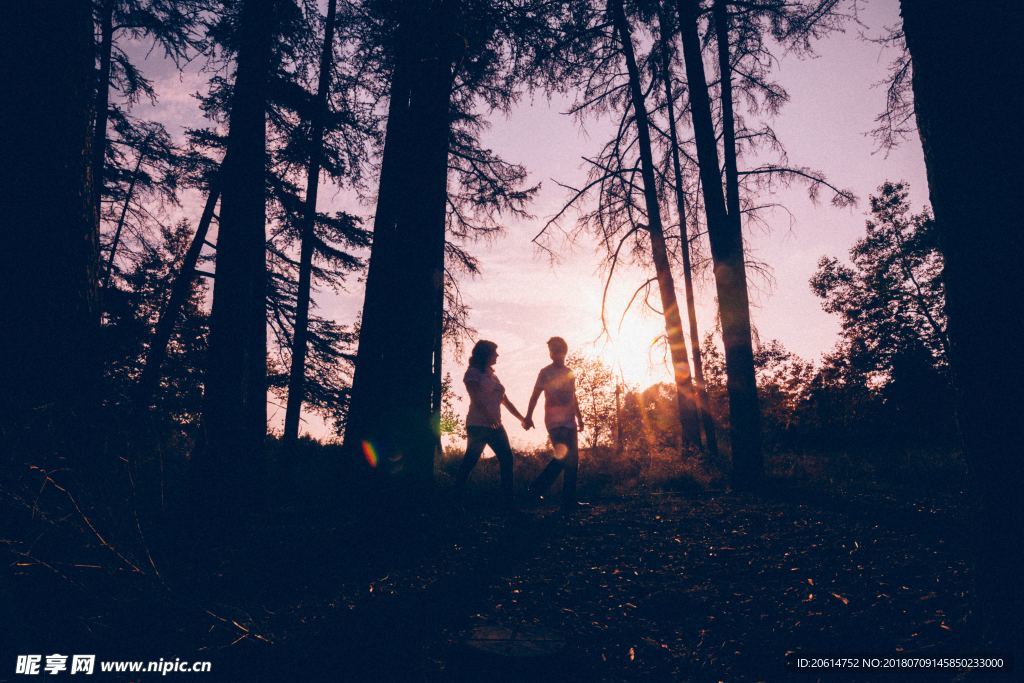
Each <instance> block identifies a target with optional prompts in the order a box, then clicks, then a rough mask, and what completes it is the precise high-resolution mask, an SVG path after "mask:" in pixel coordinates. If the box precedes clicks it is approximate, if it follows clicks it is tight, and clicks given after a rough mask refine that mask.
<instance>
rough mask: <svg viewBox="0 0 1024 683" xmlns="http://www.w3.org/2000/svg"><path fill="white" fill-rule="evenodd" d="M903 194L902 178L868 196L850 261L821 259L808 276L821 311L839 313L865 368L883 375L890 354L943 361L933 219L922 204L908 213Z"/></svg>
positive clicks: (846, 336) (940, 288)
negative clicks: (861, 233) (867, 215)
mask: <svg viewBox="0 0 1024 683" xmlns="http://www.w3.org/2000/svg"><path fill="white" fill-rule="evenodd" d="M907 194H908V188H907V186H906V185H905V184H903V183H889V182H887V183H884V184H883V185H881V186H880V187H879V188H878V194H877V195H873V196H871V197H870V198H869V201H870V204H871V219H870V220H868V221H867V225H866V232H867V236H866V237H864V238H863V239H861V240H858V241H857V243H856V244H854V246H853V247H852V248H851V249H850V259H851V265H849V266H847V265H844V264H842V263H841V262H840V261H839V260H838V259H836V258H831V257H823V258H822V259H821V260H820V261H818V270H817V272H816V273H815V274H814V276H813V277H812V278H811V290H812V291H813V292H814V293H815V295H817V296H818V297H820V298H821V299H822V308H823V309H824V310H825V312H827V313H834V314H837V315H839V316H840V320H841V323H842V331H843V337H844V339H845V341H846V343H847V345H848V346H850V347H852V348H855V349H857V350H858V353H859V354H860V355H861V357H862V358H863V361H862V366H863V367H864V369H865V372H868V373H872V374H874V375H876V376H877V375H882V378H883V380H884V379H885V377H884V376H885V375H886V374H887V373H888V371H889V369H890V368H891V367H892V365H893V362H894V359H895V358H896V357H897V356H899V355H901V354H903V353H912V352H914V350H916V349H917V348H922V349H925V350H926V352H927V353H928V354H929V355H930V356H931V358H932V363H931V364H932V365H933V366H935V367H937V368H941V367H944V366H945V365H946V364H947V362H948V354H947V348H948V342H947V339H946V298H945V292H944V288H943V283H942V265H943V262H942V256H941V255H940V254H939V251H938V242H937V239H936V238H937V233H936V224H935V221H934V220H933V219H932V217H931V214H930V212H929V211H928V210H927V209H925V210H924V211H922V212H921V213H919V214H914V215H912V214H911V213H910V205H909V201H908V199H907Z"/></svg>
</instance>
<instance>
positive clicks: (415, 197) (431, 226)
mask: <svg viewBox="0 0 1024 683" xmlns="http://www.w3.org/2000/svg"><path fill="white" fill-rule="evenodd" d="M403 10H404V13H405V15H404V17H403V18H402V19H401V20H400V26H399V29H398V40H397V55H396V59H395V67H394V73H393V76H392V84H391V103H390V106H389V111H388V130H387V138H386V142H385V146H384V156H383V159H382V168H381V180H380V191H379V194H378V198H377V215H376V217H375V219H374V233H373V246H372V249H371V253H370V266H369V271H368V273H367V281H366V295H365V302H364V306H363V317H362V321H361V327H360V335H359V350H358V353H357V357H356V368H355V374H354V377H353V384H352V400H351V407H350V410H349V414H348V422H347V424H346V429H345V444H346V448H347V449H349V451H350V452H359V451H362V450H363V449H364V448H372V449H373V451H374V452H376V453H377V454H378V460H377V461H376V463H375V464H376V466H377V468H378V471H379V472H380V473H381V474H383V475H385V476H386V477H397V478H400V479H408V480H413V481H421V482H429V481H430V480H431V478H432V476H433V469H434V453H435V446H436V437H435V435H434V430H433V425H432V421H433V420H432V405H431V403H432V394H433V393H434V389H433V387H434V380H433V377H434V373H435V371H436V369H439V363H437V364H436V365H435V348H436V335H438V334H440V333H441V331H440V330H439V329H438V321H439V320H440V317H439V316H438V315H437V312H438V307H439V306H442V305H443V293H444V290H443V287H444V245H445V210H446V201H447V177H448V147H449V135H450V125H451V120H450V117H451V115H450V111H449V109H450V100H451V92H452V84H453V81H452V55H451V54H450V51H449V49H448V41H447V39H446V37H447V36H449V35H450V32H451V26H452V25H453V23H454V18H453V17H450V16H449V15H450V14H452V11H451V10H452V7H451V4H450V3H446V2H442V3H437V4H435V3H429V2H419V3H415V4H410V5H405V6H403ZM438 360H439V359H438Z"/></svg>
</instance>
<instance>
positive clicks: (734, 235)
mask: <svg viewBox="0 0 1024 683" xmlns="http://www.w3.org/2000/svg"><path fill="white" fill-rule="evenodd" d="M676 4H677V8H678V11H679V29H680V35H681V37H682V42H683V61H684V62H685V64H686V79H687V82H688V83H689V92H690V115H691V117H692V118H693V130H694V135H695V138H696V142H697V159H698V163H699V165H700V174H701V187H702V190H703V193H704V210H705V212H706V214H707V222H708V239H709V241H710V243H711V258H712V260H713V262H714V272H715V286H716V289H717V291H718V307H719V313H720V315H721V319H722V341H723V343H724V345H725V366H726V375H727V378H726V389H727V391H728V393H729V416H730V429H729V436H730V441H731V442H732V444H731V445H732V462H733V472H732V479H733V484H734V485H735V486H737V487H738V488H751V487H753V486H756V485H757V484H758V483H759V482H760V480H761V479H762V477H763V475H764V461H763V456H762V453H761V414H760V408H759V406H758V398H757V381H756V379H755V376H754V347H753V340H752V334H751V326H750V301H749V299H748V296H747V276H746V271H745V267H744V262H743V234H742V232H741V229H740V221H739V215H738V214H737V215H736V216H735V217H733V216H730V215H729V213H728V209H727V206H726V197H725V195H724V193H723V191H722V176H721V171H720V166H719V165H718V145H717V139H716V136H715V128H714V124H713V123H712V119H711V102H710V99H709V96H708V86H707V78H706V76H705V74H704V62H703V60H702V57H701V49H700V42H699V38H698V36H697V12H696V10H697V3H696V0H677V3H676ZM728 73H729V72H728V71H726V72H725V73H724V74H723V81H724V80H727V79H728ZM734 152H735V146H734V147H733V151H732V152H729V153H734Z"/></svg>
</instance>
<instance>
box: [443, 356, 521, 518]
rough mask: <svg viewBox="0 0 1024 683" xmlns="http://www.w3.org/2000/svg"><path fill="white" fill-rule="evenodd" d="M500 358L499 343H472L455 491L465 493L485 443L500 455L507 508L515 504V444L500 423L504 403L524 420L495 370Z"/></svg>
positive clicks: (465, 379)
mask: <svg viewBox="0 0 1024 683" xmlns="http://www.w3.org/2000/svg"><path fill="white" fill-rule="evenodd" d="M497 361H498V345H497V344H495V343H494V342H492V341H487V340H484V339H481V340H480V341H478V342H477V343H476V345H475V346H474V347H473V352H472V353H471V354H470V358H469V369H468V370H466V375H465V376H464V377H463V379H462V381H463V382H465V384H466V391H467V392H469V414H468V415H466V433H467V439H466V457H465V458H463V459H462V464H461V465H460V466H459V474H458V478H457V479H456V491H457V492H458V495H459V498H460V499H461V498H462V497H463V495H464V494H465V490H466V481H467V480H468V479H469V473H470V472H472V471H473V468H474V467H475V466H476V463H477V462H478V461H479V460H480V455H481V454H482V453H483V451H484V446H490V447H491V450H493V451H494V454H495V455H496V456H497V457H498V465H499V466H500V467H501V495H502V503H503V504H504V505H505V507H506V508H511V507H512V447H511V446H510V445H509V442H508V434H506V433H505V428H504V427H502V426H501V406H505V407H506V408H508V411H509V412H510V413H512V414H513V415H515V416H516V418H518V419H519V421H520V422H523V416H522V414H521V413H520V412H519V411H518V410H516V407H515V406H514V405H512V402H511V401H510V400H508V397H507V396H505V387H503V386H502V385H501V382H500V381H499V380H498V376H497V375H495V374H494V364H495V363H496V362H497Z"/></svg>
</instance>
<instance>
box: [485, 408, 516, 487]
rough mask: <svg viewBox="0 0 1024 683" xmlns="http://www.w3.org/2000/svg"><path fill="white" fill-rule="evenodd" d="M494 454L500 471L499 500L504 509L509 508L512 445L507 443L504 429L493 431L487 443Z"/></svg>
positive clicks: (511, 481)
mask: <svg viewBox="0 0 1024 683" xmlns="http://www.w3.org/2000/svg"><path fill="white" fill-rule="evenodd" d="M488 443H489V444H490V446H491V448H492V449H494V454H495V455H496V456H497V457H498V466H499V468H500V469H501V498H502V502H503V503H504V504H505V506H506V507H511V506H512V502H513V493H512V491H513V469H512V445H511V444H510V443H509V442H508V433H507V432H506V431H505V428H504V427H499V428H498V429H495V430H493V432H492V434H491V439H490V440H489V442H488Z"/></svg>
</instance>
